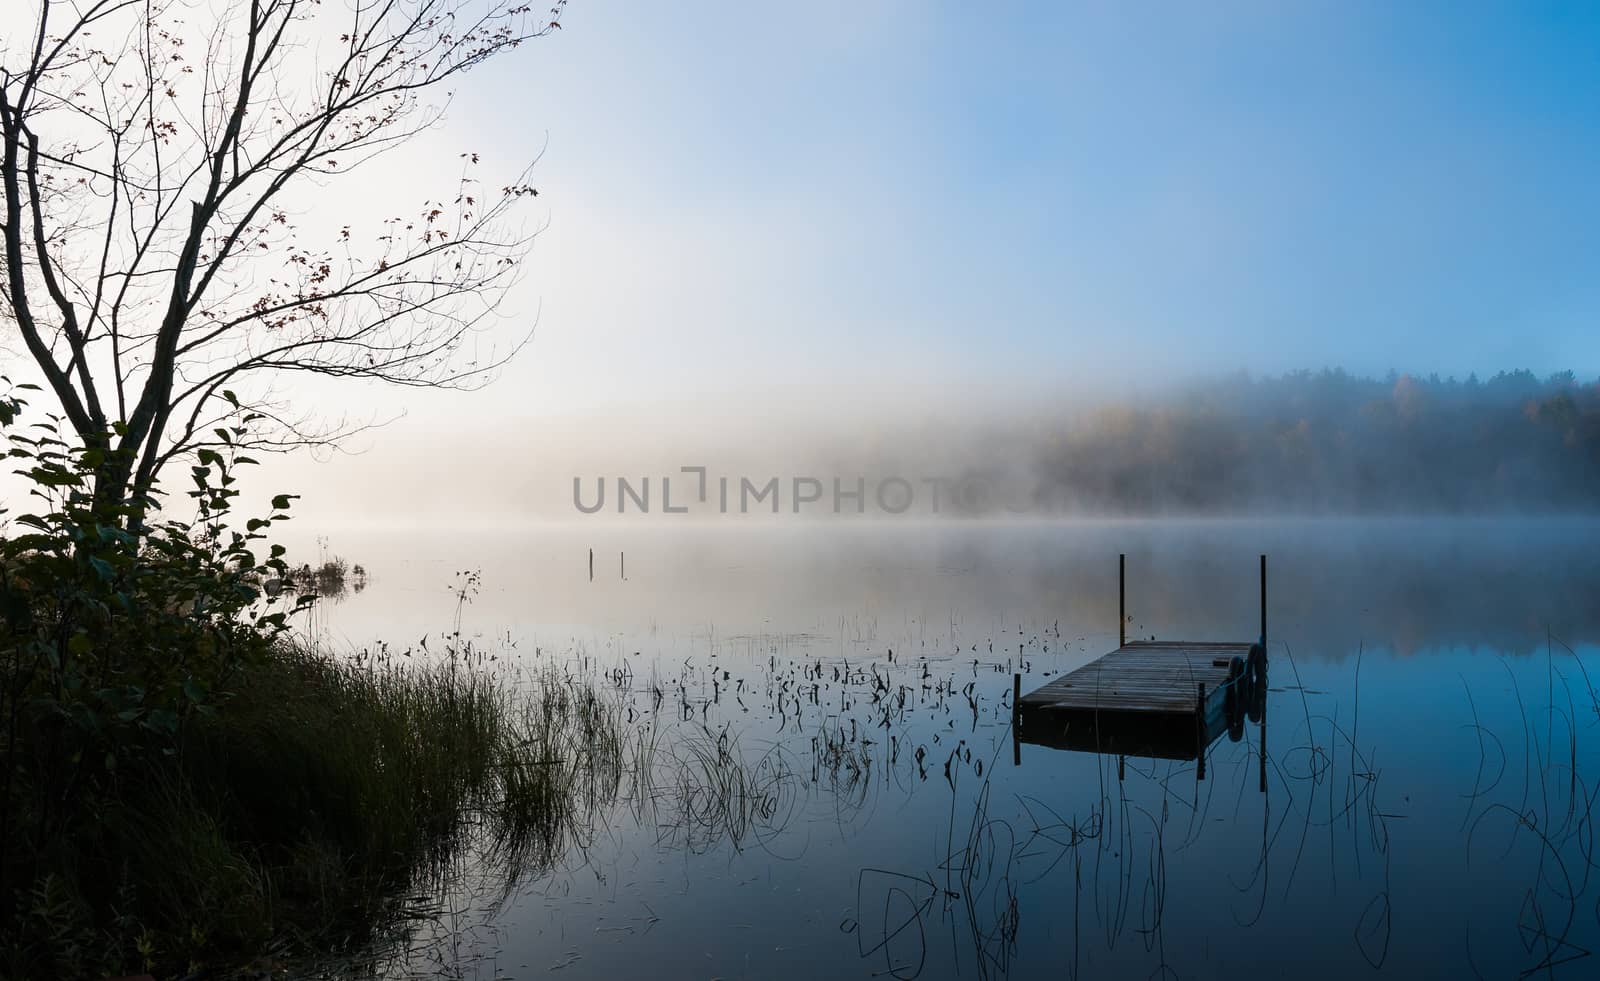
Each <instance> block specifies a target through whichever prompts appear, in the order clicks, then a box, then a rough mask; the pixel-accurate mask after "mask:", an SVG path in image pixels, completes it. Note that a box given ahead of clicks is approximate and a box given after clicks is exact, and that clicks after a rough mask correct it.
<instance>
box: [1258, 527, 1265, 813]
mask: <svg viewBox="0 0 1600 981" xmlns="http://www.w3.org/2000/svg"><path fill="white" fill-rule="evenodd" d="M1256 684H1257V686H1259V688H1260V691H1259V692H1257V693H1256V697H1257V698H1259V699H1261V781H1260V785H1261V792H1262V793H1263V794H1264V793H1266V792H1267V557H1266V555H1265V554H1263V555H1262V556H1261V677H1259V678H1257V679H1256Z"/></svg>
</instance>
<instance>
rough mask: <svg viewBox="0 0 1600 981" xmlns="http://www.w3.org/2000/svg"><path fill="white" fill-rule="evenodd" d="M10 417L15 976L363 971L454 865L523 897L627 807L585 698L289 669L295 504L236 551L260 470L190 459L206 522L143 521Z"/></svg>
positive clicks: (11, 948)
mask: <svg viewBox="0 0 1600 981" xmlns="http://www.w3.org/2000/svg"><path fill="white" fill-rule="evenodd" d="M21 406H22V400H21V399H20V398H19V397H17V396H16V395H15V394H11V393H3V392H0V435H3V436H4V437H6V439H7V441H8V443H9V453H10V456H11V457H12V458H13V459H14V460H16V461H20V466H21V468H22V469H21V470H20V471H19V472H20V474H21V475H22V477H23V479H24V480H25V481H26V482H27V485H28V488H29V491H30V499H29V502H28V503H29V505H30V510H29V511H28V513H24V514H21V515H7V516H6V517H7V518H8V519H9V520H8V523H7V525H6V526H4V527H3V528H0V535H3V537H0V756H3V759H0V766H3V775H0V781H3V782H0V976H3V977H7V978H17V979H25V978H60V977H85V978H95V977H106V976H113V975H123V974H133V973H139V972H141V971H148V972H153V973H156V974H158V975H162V976H167V975H174V976H176V975H182V974H188V973H195V972H200V971H204V972H206V973H207V974H214V975H222V974H225V973H226V972H228V971H231V970H235V969H239V968H243V967H246V966H250V967H253V968H258V969H260V968H265V969H272V968H277V967H281V966H283V964H284V963H285V961H286V960H288V959H290V958H296V959H298V958H302V957H310V956H312V955H327V954H329V953H330V952H333V951H337V950H339V949H341V948H342V949H345V950H348V951H361V950H369V949H370V947H371V944H372V943H373V942H375V941H376V940H378V939H381V937H382V936H383V935H384V934H386V933H387V932H390V931H392V930H394V929H395V928H396V927H397V925H403V923H404V921H405V917H406V916H407V915H408V907H407V905H406V904H407V899H406V897H407V896H409V895H413V894H415V893H416V892H419V891H423V890H429V889H435V888H437V887H438V886H439V885H440V883H441V880H443V879H444V878H445V877H447V876H449V875H451V874H453V872H454V871H455V870H457V869H458V868H459V865H460V863H461V861H462V859H463V856H464V855H468V854H471V855H472V856H473V858H474V861H475V862H477V863H478V865H479V867H480V868H482V867H485V866H484V865H483V863H489V865H488V866H487V867H488V868H491V869H500V870H503V871H505V872H506V873H507V881H510V879H511V877H512V875H513V874H520V873H521V872H522V871H523V870H525V869H528V868H529V867H533V866H538V865H541V864H543V863H548V862H550V861H552V860H553V858H554V857H555V856H557V855H559V854H560V852H561V850H562V848H563V847H565V843H566V841H567V840H568V836H569V835H570V834H571V833H572V829H575V828H579V827H582V826H583V822H582V821H581V820H580V818H581V816H582V814H583V813H584V812H585V809H586V808H588V807H590V806H592V805H594V804H596V803H598V802H602V801H604V800H606V799H609V797H610V796H612V795H615V793H616V791H617V782H618V780H619V779H620V778H619V770H620V761H621V759H622V755H621V754H622V749H621V745H622V741H621V737H620V736H619V735H618V733H617V720H616V715H615V712H614V711H612V710H610V709H608V708H607V707H606V706H604V705H602V704H601V703H600V702H599V701H598V700H597V699H596V698H595V697H594V695H593V694H592V692H586V691H584V690H583V689H582V686H581V685H579V684H577V683H576V682H575V681H571V680H570V679H569V683H566V684H561V683H560V682H561V681H562V679H560V678H555V677H551V678H545V679H542V683H541V684H539V685H536V686H535V687H534V688H533V689H532V693H531V694H530V692H529V691H525V690H523V689H522V688H520V687H518V686H517V685H515V684H513V683H512V680H511V679H508V678H507V677H505V676H503V675H497V674H494V673H491V672H490V671H489V670H487V669H486V668H485V667H484V666H483V664H482V663H481V661H478V660H474V659H473V658H471V657H468V656H465V654H466V652H464V651H461V650H457V649H452V650H450V651H449V652H447V654H446V655H445V656H444V657H443V658H442V659H430V660H428V661H426V662H424V661H421V660H420V659H418V660H417V661H416V662H415V663H413V662H412V661H409V660H408V661H406V662H403V663H398V664H397V663H395V662H394V661H393V660H389V659H383V660H371V661H358V660H352V659H341V658H338V657H335V656H332V655H330V654H328V653H326V652H323V651H319V650H316V649H314V648H312V647H308V646H306V645H303V644H298V643H295V642H293V641H292V640H291V639H290V637H289V635H288V633H287V630H286V628H287V624H288V622H289V621H288V618H289V617H290V616H291V615H292V614H293V613H294V612H295V611H296V610H297V609H299V608H301V607H302V606H303V605H304V604H305V603H307V602H309V600H308V599H305V598H295V597H294V591H293V590H292V589H283V588H281V587H282V585H283V584H284V582H285V580H287V579H289V566H288V565H287V563H286V561H285V559H284V553H283V549H282V548H281V547H279V546H276V545H267V544H266V543H265V541H264V539H265V538H266V536H267V535H268V533H269V532H270V530H271V528H272V526H273V525H274V524H276V523H277V522H280V521H282V520H284V519H285V518H286V516H287V509H288V507H289V504H290V497H289V496H288V495H281V496H279V497H277V498H275V499H274V500H273V502H272V509H271V511H270V512H269V513H268V514H267V515H266V516H265V517H261V518H253V519H251V520H249V521H248V522H246V523H245V526H244V530H242V531H240V530H237V529H235V528H233V527H232V523H231V511H232V508H233V504H234V500H235V498H236V497H237V495H238V491H237V490H236V489H235V487H234V480H235V478H234V477H233V475H232V470H233V468H234V467H235V466H236V465H237V464H239V463H244V462H249V461H248V460H247V459H245V458H243V457H239V456H237V455H235V454H232V453H224V452H223V451H221V450H218V451H212V450H203V451H201V452H200V454H199V458H198V461H197V463H196V465H195V466H194V467H193V468H192V471H191V477H192V483H193V488H194V489H193V490H191V491H189V497H190V498H191V499H192V500H193V502H194V507H195V509H196V514H197V517H196V519H195V520H194V521H193V522H180V521H175V520H162V521H150V520H148V516H149V515H150V514H152V513H153V508H152V507H151V505H152V504H153V502H150V501H139V502H112V503H109V504H108V503H107V502H104V501H97V500H95V499H94V498H93V495H92V494H91V493H90V492H89V490H88V487H89V486H90V480H89V478H90V476H91V475H92V473H93V471H94V469H95V468H96V467H99V466H102V465H103V464H104V462H105V461H104V459H103V453H102V454H98V456H97V451H95V450H89V451H83V450H78V449H73V448H72V447H70V446H69V445H68V444H67V443H65V442H63V441H62V440H60V439H59V438H58V437H57V436H56V433H55V430H54V428H53V426H52V425H51V424H49V423H46V424H40V425H36V426H34V427H31V428H29V429H27V430H21V431H18V430H17V429H15V428H14V427H13V423H14V422H15V420H16V418H17V414H18V411H19V410H20V408H21ZM218 432H219V434H220V435H222V436H224V437H226V436H227V435H228V434H229V430H219V431H218ZM224 442H226V440H224ZM263 551H264V552H265V554H264V555H263V554H260V553H261V552H263Z"/></svg>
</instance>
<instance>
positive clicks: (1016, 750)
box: [1011, 674, 1022, 766]
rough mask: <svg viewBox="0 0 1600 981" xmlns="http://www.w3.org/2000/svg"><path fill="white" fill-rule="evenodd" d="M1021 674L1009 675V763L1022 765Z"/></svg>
mask: <svg viewBox="0 0 1600 981" xmlns="http://www.w3.org/2000/svg"><path fill="white" fill-rule="evenodd" d="M1021 723H1022V675H1020V674H1013V675H1012V676H1011V765H1012V766H1021V765H1022V733H1021V731H1020V729H1021Z"/></svg>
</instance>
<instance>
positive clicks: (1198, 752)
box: [1194, 681, 1206, 780]
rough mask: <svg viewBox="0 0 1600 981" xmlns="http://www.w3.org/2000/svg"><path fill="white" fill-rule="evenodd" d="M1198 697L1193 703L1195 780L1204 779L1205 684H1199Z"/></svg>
mask: <svg viewBox="0 0 1600 981" xmlns="http://www.w3.org/2000/svg"><path fill="white" fill-rule="evenodd" d="M1199 689H1200V692H1199V695H1198V696H1197V697H1196V699H1195V703H1194V751H1195V752H1194V758H1195V763H1196V764H1198V766H1199V768H1200V769H1199V772H1198V773H1197V774H1196V776H1195V779H1196V780H1204V779H1205V778H1206V683H1205V682H1203V681H1202V682H1200V684H1199Z"/></svg>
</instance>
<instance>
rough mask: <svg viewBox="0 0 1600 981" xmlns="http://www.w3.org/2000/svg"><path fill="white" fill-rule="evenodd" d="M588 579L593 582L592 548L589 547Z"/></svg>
mask: <svg viewBox="0 0 1600 981" xmlns="http://www.w3.org/2000/svg"><path fill="white" fill-rule="evenodd" d="M589 581H590V582H594V549H592V548H591V549H589Z"/></svg>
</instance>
